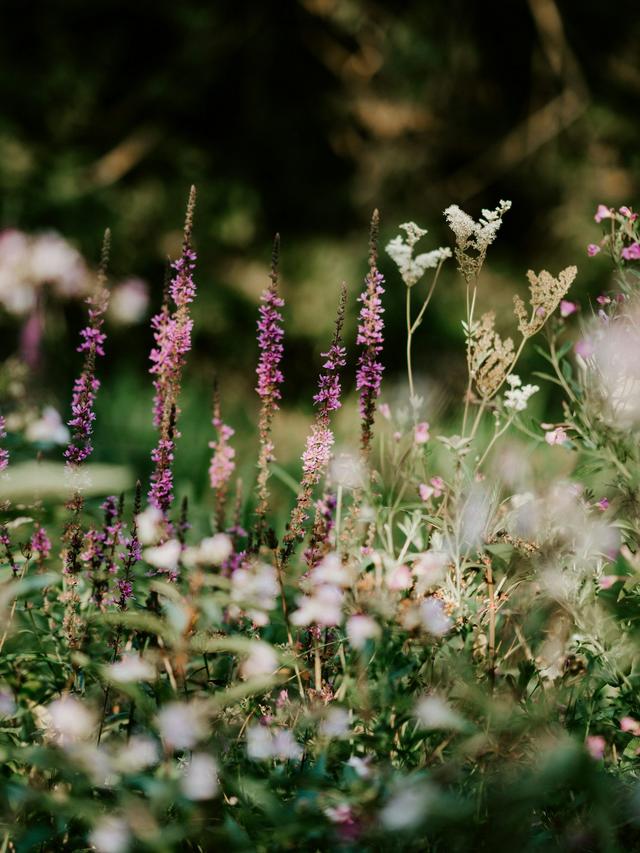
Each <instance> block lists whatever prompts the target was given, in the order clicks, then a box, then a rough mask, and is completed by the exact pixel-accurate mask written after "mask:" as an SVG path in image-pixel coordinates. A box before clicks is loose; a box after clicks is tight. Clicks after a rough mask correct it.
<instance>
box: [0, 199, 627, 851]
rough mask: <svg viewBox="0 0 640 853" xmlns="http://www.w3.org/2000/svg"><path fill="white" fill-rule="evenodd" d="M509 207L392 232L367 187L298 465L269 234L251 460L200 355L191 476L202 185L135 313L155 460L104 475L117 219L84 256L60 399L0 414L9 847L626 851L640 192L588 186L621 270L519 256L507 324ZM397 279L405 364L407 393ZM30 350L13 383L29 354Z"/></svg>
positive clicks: (336, 289) (1, 716)
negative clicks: (290, 441)
mask: <svg viewBox="0 0 640 853" xmlns="http://www.w3.org/2000/svg"><path fill="white" fill-rule="evenodd" d="M203 191H206V190H204V188H203ZM511 207H512V205H511V203H510V202H509V201H499V203H498V204H497V205H496V206H495V208H494V209H492V210H482V211H481V212H480V214H479V216H478V218H473V217H472V215H470V214H469V213H467V212H466V211H464V210H462V209H461V208H460V207H459V206H457V205H452V206H449V207H447V209H446V210H445V211H444V221H445V222H446V226H447V227H448V231H449V233H450V234H451V241H450V243H451V245H446V246H443V247H433V246H432V245H431V244H430V243H429V235H428V233H427V230H426V229H424V228H422V227H420V226H419V225H417V224H415V223H413V222H407V223H404V224H401V225H399V227H397V228H394V226H392V225H390V224H388V223H387V224H386V225H385V226H384V227H385V232H389V233H392V232H394V231H395V233H397V236H395V237H393V238H391V239H390V240H387V241H385V243H386V245H383V242H382V241H381V239H380V229H381V220H380V215H379V213H378V211H377V210H376V211H374V212H373V214H372V218H371V226H370V233H369V235H368V242H367V235H366V234H362V241H361V246H362V250H361V266H362V275H363V278H362V281H361V284H359V285H358V283H357V282H354V281H347V282H344V283H343V282H341V281H340V280H336V281H327V282H326V292H327V304H328V305H329V304H331V305H332V308H331V309H330V310H332V311H333V312H334V317H335V319H334V326H333V332H332V333H331V334H330V335H329V336H328V337H327V340H326V344H325V346H324V347H323V348H322V349H321V351H319V352H317V353H316V354H315V357H314V361H313V364H311V363H309V364H307V365H305V369H306V370H308V371H313V374H314V376H316V377H317V379H316V380H315V387H316V390H315V393H314V395H313V400H312V403H313V409H314V414H313V415H312V417H311V419H310V420H309V422H308V424H307V428H306V429H307V437H306V442H305V443H304V444H301V445H300V446H299V447H298V448H297V449H296V455H297V456H298V458H299V462H298V466H297V476H296V477H294V476H293V475H292V474H289V473H288V472H286V471H284V469H282V468H281V467H280V466H279V465H278V457H279V454H281V453H282V450H283V448H282V437H281V436H280V438H278V434H277V432H276V430H275V429H274V424H276V423H277V420H278V418H279V414H280V413H279V409H280V407H281V405H282V404H283V400H284V399H286V393H287V382H286V377H287V371H288V369H289V362H288V357H287V352H288V347H287V328H288V325H289V323H290V320H291V318H290V315H289V311H288V306H287V304H286V303H285V299H284V297H283V294H282V291H281V287H280V275H279V265H280V255H281V251H284V249H282V250H281V246H280V237H279V236H278V235H276V236H275V238H274V241H273V253H272V258H271V264H270V274H269V275H268V276H265V279H264V282H263V290H262V295H261V297H260V299H259V303H258V304H257V305H256V341H255V344H254V354H255V359H256V368H255V379H254V384H255V412H256V417H255V421H254V422H253V425H252V428H251V430H250V440H249V443H250V444H251V446H252V448H253V450H252V456H251V458H250V460H249V467H248V468H246V467H245V468H244V469H243V470H249V471H250V472H251V479H250V480H248V479H247V477H246V476H245V477H244V479H243V480H242V479H241V478H240V477H239V470H240V465H241V464H244V462H243V460H241V458H240V453H239V449H238V447H237V446H236V438H237V436H236V431H237V424H236V425H234V423H233V422H232V420H231V419H230V417H229V415H228V407H227V405H226V402H225V395H224V394H223V393H222V390H221V389H222V385H223V383H220V382H218V381H216V380H214V379H212V382H211V389H210V395H209V397H208V398H202V399H200V400H199V401H198V417H199V419H200V420H201V421H202V422H206V425H207V433H208V436H209V439H208V449H209V452H210V464H209V469H208V475H207V478H208V489H207V492H206V494H205V496H204V497H203V498H202V505H201V506H197V507H194V506H192V504H191V503H190V502H189V501H188V500H186V498H185V496H184V495H183V494H181V493H180V484H179V483H178V482H177V480H176V478H175V476H174V469H175V463H176V460H177V459H178V458H179V456H180V454H181V452H183V449H184V441H183V439H182V436H181V428H182V426H181V421H182V415H183V413H182V411H181V405H182V400H181V390H182V388H183V385H184V382H185V376H187V375H188V372H189V370H190V365H191V362H190V357H191V355H192V353H191V350H192V345H193V340H192V338H193V331H194V318H193V315H192V309H193V306H194V305H195V304H196V303H197V300H198V296H199V288H200V286H201V285H200V283H199V268H198V254H197V247H198V244H199V239H200V238H199V235H198V206H197V203H196V193H195V190H194V189H192V190H191V193H190V195H189V199H188V203H187V209H186V221H185V225H184V233H183V239H182V247H181V250H180V252H179V254H178V255H177V257H174V258H173V259H172V262H171V264H170V267H169V268H168V272H167V279H166V282H165V286H164V297H163V300H162V304H161V307H160V308H159V310H158V311H157V313H155V314H153V316H152V317H151V318H150V321H149V322H150V333H149V340H150V341H151V349H150V355H149V369H148V373H149V380H148V381H149V384H150V386H152V389H153V403H152V407H151V410H150V411H149V412H148V418H149V422H150V423H152V424H153V429H154V434H155V439H154V441H153V443H152V444H151V445H150V446H149V447H148V449H147V453H148V455H149V459H150V471H151V474H150V476H147V475H146V473H145V472H140V474H139V479H138V481H137V483H135V484H128V483H125V484H124V485H123V488H122V490H120V491H116V492H114V493H113V494H111V493H105V491H104V486H103V485H102V479H101V478H102V476H103V475H102V473H101V468H100V465H95V464H94V462H93V459H92V455H93V452H94V448H93V443H94V435H95V427H96V423H97V421H96V418H97V414H96V412H97V403H98V401H99V400H100V398H101V396H103V395H107V396H108V395H109V394H110V388H109V381H108V377H107V378H106V379H105V365H107V364H108V361H109V358H110V356H112V353H111V351H110V337H109V336H108V334H107V326H106V325H105V322H104V321H105V316H106V314H107V311H108V308H109V302H110V300H111V299H113V298H114V293H117V289H116V290H114V287H113V282H112V281H111V276H110V262H111V260H110V259H111V258H113V256H114V255H115V254H116V253H117V252H118V249H119V247H118V246H117V245H115V244H113V245H112V243H111V239H110V234H109V232H107V233H106V234H105V236H104V240H103V248H102V255H101V258H98V259H97V263H96V269H97V273H95V274H93V273H91V274H90V271H89V269H88V267H87V269H86V270H84V271H82V276H81V277H82V281H83V282H85V283H84V284H83V285H82V287H81V295H82V297H83V298H84V299H86V322H85V325H84V328H83V329H82V331H81V333H80V339H79V341H78V344H77V348H76V352H75V356H74V357H75V362H74V363H75V365H76V375H77V378H76V380H75V383H74V385H73V387H72V388H71V389H70V395H69V399H70V402H69V404H68V411H67V413H66V414H64V417H63V418H60V416H59V415H58V414H57V412H56V411H55V410H48V411H45V412H44V413H43V414H42V415H41V416H40V419H39V420H37V421H34V419H33V418H31V419H30V420H29V426H28V429H29V430H31V435H30V436H29V435H25V434H24V430H25V428H26V427H25V426H24V424H23V423H22V422H21V421H20V418H16V416H15V415H16V412H15V411H12V403H11V395H10V394H9V395H8V397H7V401H6V402H5V404H4V407H3V411H2V420H1V421H0V431H1V436H2V444H1V449H0V468H1V469H2V474H1V482H0V485H2V494H3V502H2V525H1V527H0V544H1V548H2V559H1V567H0V572H1V579H0V580H1V585H0V756H1V759H2V769H1V771H0V803H1V809H0V850H2V851H3V853H5V851H30V850H35V851H49V850H51V851H57V850H61V851H80V850H96V851H99V853H124V851H129V850H130V851H157V853H164V851H172V850H179V849H180V850H193V851H208V850H219V849H226V850H238V851H279V850H309V851H320V850H345V851H354V853H355V851H369V850H383V851H386V850H389V851H396V850H397V851H414V850H415V851H434V853H435V851H472V850H492V851H499V850H526V851H539V850H545V851H547V850H549V851H552V850H557V851H631V850H637V849H640V779H639V776H638V767H639V764H638V761H639V756H640V698H639V697H640V694H639V687H640V681H639V679H640V665H639V658H638V640H639V633H638V632H639V630H640V554H639V552H638V549H639V547H640V503H639V498H638V489H639V487H640V451H639V448H638V442H637V433H636V430H637V427H638V424H639V422H640V334H639V331H638V330H639V328H640V296H639V293H640V289H639V288H640V219H639V218H638V214H637V213H635V212H634V211H633V209H632V208H631V207H627V206H623V207H620V208H619V209H616V208H613V207H608V206H606V205H605V204H600V205H599V206H598V208H597V211H596V212H595V216H594V217H593V219H592V220H591V221H588V220H587V221H585V223H584V229H583V230H584V234H585V250H584V252H583V254H582V256H581V258H580V259H579V266H580V267H582V266H583V265H586V264H593V263H595V264H600V269H601V270H602V273H601V274H602V277H603V281H604V282H606V283H607V284H606V287H605V288H603V290H602V292H601V293H600V295H599V296H598V297H597V299H595V300H594V302H593V304H586V303H584V302H583V303H582V304H579V303H578V301H577V300H576V298H575V297H574V295H573V293H572V287H573V285H574V282H575V280H576V279H577V278H578V277H579V276H580V270H579V268H578V267H577V266H574V265H572V264H569V265H567V266H565V268H563V269H555V270H553V271H547V270H546V269H544V268H542V269H541V268H540V265H539V263H537V260H538V259H532V260H531V263H532V264H533V265H534V266H535V269H534V270H531V269H530V270H529V271H528V272H527V270H526V267H527V265H528V264H527V263H526V262H524V264H523V269H522V282H521V284H522V285H523V286H519V285H518V286H517V287H516V288H515V292H514V293H513V310H512V314H511V317H512V319H511V321H510V324H508V325H506V326H504V325H503V324H502V321H501V322H500V328H499V329H498V328H497V326H498V322H497V320H496V313H495V310H494V306H493V303H492V291H491V288H490V287H489V286H487V283H486V276H487V271H488V270H489V269H490V267H491V263H492V252H493V246H494V244H495V243H496V242H497V241H499V240H500V238H501V228H502V225H503V220H504V221H506V219H507V217H509V216H510V215H511ZM433 215H434V218H435V216H436V215H439V214H437V212H435V211H434V214H433ZM1 239H4V240H7V239H12V240H13V241H14V244H15V246H16V249H15V251H16V252H17V251H18V250H19V251H26V249H25V246H26V245H27V242H26V240H27V238H26V237H20V236H19V235H18V234H17V233H15V234H13V235H7V236H5V237H2V238H1ZM65 251H67V250H66V249H65ZM596 256H599V257H596ZM45 257H46V253H45ZM49 257H51V255H49ZM54 257H56V255H54ZM383 257H384V258H385V264H386V269H387V270H389V272H388V273H387V275H386V279H385V276H383V274H382V273H381V271H380V264H381V259H382V258H383ZM72 261H73V263H72V265H71V266H72V267H73V269H74V270H76V271H77V270H79V269H80V259H78V258H75V256H74V257H73V258H72ZM82 263H83V264H84V262H82ZM445 267H451V270H452V272H453V270H454V268H455V269H456V270H457V273H456V275H458V276H460V280H461V282H462V287H463V292H464V294H465V300H464V304H463V306H462V308H463V311H462V314H461V316H458V317H457V318H456V319H455V323H456V325H457V328H458V330H459V332H458V339H459V347H460V352H461V354H462V357H463V359H464V361H465V363H466V381H465V388H464V393H463V394H462V395H460V396H459V397H458V398H457V399H456V401H455V405H454V406H453V407H452V410H451V411H450V412H447V413H446V415H442V416H440V415H437V413H436V414H434V412H433V410H432V408H431V403H430V400H429V398H428V397H424V396H423V395H422V394H421V385H420V382H419V380H418V374H419V373H420V372H421V365H419V364H418V365H416V359H415V357H414V350H415V347H414V345H415V343H416V340H417V339H418V338H419V336H420V335H421V334H422V331H423V326H422V324H423V320H424V318H425V316H427V312H429V310H430V308H433V305H435V304H436V303H437V302H438V300H439V299H441V298H442V296H443V294H442V290H441V288H442V285H441V281H440V279H441V271H442V270H443V269H444V268H445ZM68 268H69V265H68V264H67V266H66V267H65V269H68ZM610 270H613V275H612V276H611V275H610ZM78 274H79V275H80V273H78ZM42 275H43V276H44V277H45V278H48V279H49V280H51V281H54V282H58V281H60V282H61V284H60V285H59V286H60V287H64V280H63V278H61V276H60V275H58V273H57V272H56V271H55V270H52V272H51V275H50V276H49V274H48V273H47V271H46V270H44V272H43V273H42ZM87 276H90V284H86V281H87ZM611 282H613V286H612V287H610V283H611ZM56 286H58V285H56ZM128 286H129V288H130V289H131V285H130V284H129V285H128ZM527 287H528V294H527V296H526V298H525V297H524V294H525V292H527ZM132 293H133V301H134V303H135V306H134V307H135V310H136V311H142V312H144V311H145V310H146V304H145V301H144V299H141V298H140V295H141V294H140V287H139V285H136V284H135V283H134V285H133V288H132ZM136 300H137V301H136ZM395 305H399V306H400V310H401V311H402V312H404V316H406V336H405V342H404V349H403V351H402V359H403V362H404V369H405V371H406V381H405V382H404V383H402V384H401V385H400V386H396V387H400V388H401V389H402V391H401V393H399V394H398V393H393V394H390V395H387V393H386V390H385V366H386V358H387V355H388V347H387V343H386V340H385V312H387V310H388V309H389V308H390V307H392V306H395ZM351 319H353V323H351V322H350V321H351ZM348 321H349V322H348ZM349 329H350V330H352V332H349V333H347V331H346V330H349ZM31 334H32V340H33V329H32V330H31ZM32 349H33V347H32ZM528 349H531V350H534V351H536V352H537V354H538V357H539V361H540V364H541V365H543V367H541V369H539V370H535V371H533V373H532V374H531V375H528V374H525V373H523V371H522V367H521V365H522V362H521V356H522V354H523V352H525V351H526V350H528ZM436 369H438V368H437V367H436ZM441 369H442V370H445V366H444V365H442V368H441ZM17 370H18V368H17V367H16V365H15V364H13V365H8V366H5V373H6V376H5V378H4V379H3V382H4V383H5V385H8V387H11V386H12V383H13V386H15V384H16V383H17V382H19V381H20V382H23V383H26V382H28V379H27V378H25V374H24V372H23V373H20V375H19V377H18V375H17V373H16V371H17ZM218 378H221V377H218ZM542 389H547V390H548V392H549V394H550V395H551V396H550V397H548V399H550V400H552V401H554V402H553V405H551V404H549V410H550V411H555V416H554V417H553V419H552V418H551V417H550V416H549V415H545V414H544V412H543V411H541V409H540V408H537V404H536V399H537V397H538V396H539V395H540V394H541V391H542ZM15 405H17V404H14V408H15ZM554 406H555V409H554ZM338 416H340V417H341V418H342V420H341V424H342V426H341V427H340V429H341V430H345V429H346V430H347V432H348V433H349V434H350V435H352V436H355V437H356V440H355V441H354V442H353V443H352V444H351V445H349V444H348V443H345V442H344V441H343V440H342V439H341V437H340V436H341V433H340V431H339V430H338V426H337V420H336V419H337V417H338ZM122 417H123V418H124V417H126V412H123V413H122ZM545 418H546V419H545ZM245 444H246V443H245ZM52 478H53V480H54V481H55V482H54V487H53V488H52V487H51V483H50V481H51V480H52ZM276 483H277V484H278V486H279V487H282V486H283V485H284V487H285V488H286V490H287V494H288V495H289V497H288V501H287V505H286V509H285V510H284V511H282V507H281V504H280V503H278V504H277V506H274V501H273V492H274V486H275V484H276ZM16 495H17V496H16Z"/></svg>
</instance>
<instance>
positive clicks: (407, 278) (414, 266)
mask: <svg viewBox="0 0 640 853" xmlns="http://www.w3.org/2000/svg"><path fill="white" fill-rule="evenodd" d="M400 228H402V230H403V231H404V232H405V233H406V235H407V236H406V238H405V237H403V236H402V235H401V234H399V235H398V236H397V237H394V238H393V240H391V242H389V243H388V244H387V254H388V255H389V257H390V258H391V259H392V260H393V261H395V263H396V265H397V267H398V270H399V271H400V275H401V276H402V280H403V281H404V283H405V284H406V285H407V287H413V285H414V284H416V283H417V282H418V281H419V280H420V279H421V278H422V276H423V275H424V274H425V272H426V271H427V270H431V269H435V268H436V267H437V266H438V264H440V263H441V262H442V261H444V260H446V258H450V257H451V249H449V248H443V247H440V248H439V249H433V251H431V252H424V253H423V254H421V255H416V257H415V258H414V257H413V249H414V246H415V244H416V243H417V242H418V240H419V239H420V238H421V237H424V235H425V234H426V233H427V232H426V230H425V229H424V228H420V227H419V226H418V225H416V224H415V222H404V223H403V224H402V225H401V226H400Z"/></svg>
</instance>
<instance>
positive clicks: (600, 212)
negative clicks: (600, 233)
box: [593, 204, 613, 222]
mask: <svg viewBox="0 0 640 853" xmlns="http://www.w3.org/2000/svg"><path fill="white" fill-rule="evenodd" d="M612 216H613V211H612V210H611V208H610V207H606V205H604V204H599V205H598V207H597V209H596V212H595V216H594V217H593V218H594V219H595V221H596V222H602V220H603V219H611V217H612Z"/></svg>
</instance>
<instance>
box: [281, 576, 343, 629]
mask: <svg viewBox="0 0 640 853" xmlns="http://www.w3.org/2000/svg"><path fill="white" fill-rule="evenodd" d="M343 598H344V593H343V591H342V590H341V589H340V588H339V587H337V586H333V585H331V584H322V585H321V586H319V587H318V588H317V589H315V590H314V592H313V595H302V596H299V597H298V609H297V610H295V611H294V612H293V613H292V614H291V622H292V623H293V624H294V625H298V626H302V625H311V624H312V623H315V624H316V625H323V626H324V627H330V626H332V625H340V623H341V622H342V600H343Z"/></svg>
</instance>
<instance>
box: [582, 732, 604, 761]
mask: <svg viewBox="0 0 640 853" xmlns="http://www.w3.org/2000/svg"><path fill="white" fill-rule="evenodd" d="M586 746H587V750H588V752H589V754H590V755H591V757H592V758H593V759H594V760H595V761H600V760H601V759H602V758H604V750H605V748H606V746H607V742H606V740H605V739H604V738H603V737H602V735H589V737H588V738H587V743H586Z"/></svg>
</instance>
